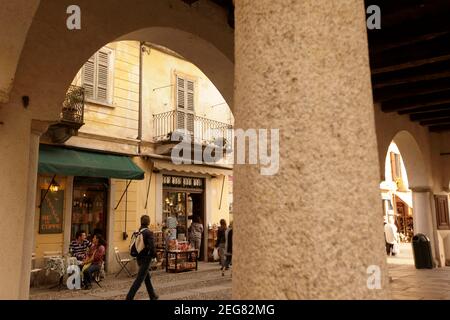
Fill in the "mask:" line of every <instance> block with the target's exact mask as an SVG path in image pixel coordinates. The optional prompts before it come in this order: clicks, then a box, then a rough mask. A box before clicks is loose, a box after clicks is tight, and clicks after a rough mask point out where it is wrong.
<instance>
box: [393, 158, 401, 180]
mask: <svg viewBox="0 0 450 320" xmlns="http://www.w3.org/2000/svg"><path fill="white" fill-rule="evenodd" d="M391 172H392V180H393V181H398V180H402V165H401V162H400V154H398V153H394V152H391Z"/></svg>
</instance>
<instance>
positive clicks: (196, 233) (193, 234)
mask: <svg viewBox="0 0 450 320" xmlns="http://www.w3.org/2000/svg"><path fill="white" fill-rule="evenodd" d="M192 221H193V222H192V224H191V226H190V232H189V241H190V243H191V246H192V248H194V249H197V250H199V251H200V248H201V245H202V235H203V224H202V220H201V218H200V216H198V215H194V216H193V217H192Z"/></svg>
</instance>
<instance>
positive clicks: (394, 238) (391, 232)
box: [384, 216, 399, 256]
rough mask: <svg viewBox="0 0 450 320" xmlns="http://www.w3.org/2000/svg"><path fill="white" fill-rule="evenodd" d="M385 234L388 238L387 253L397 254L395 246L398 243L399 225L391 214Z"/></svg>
mask: <svg viewBox="0 0 450 320" xmlns="http://www.w3.org/2000/svg"><path fill="white" fill-rule="evenodd" d="M384 236H385V238H386V253H387V255H388V256H389V255H391V254H392V255H393V256H395V254H396V253H395V252H393V251H394V250H393V249H394V246H395V245H398V240H399V239H398V232H397V226H396V225H395V223H394V217H393V216H390V217H389V219H388V223H386V224H385V225H384Z"/></svg>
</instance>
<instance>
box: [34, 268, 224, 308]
mask: <svg viewBox="0 0 450 320" xmlns="http://www.w3.org/2000/svg"><path fill="white" fill-rule="evenodd" d="M133 281H134V278H130V277H127V276H126V275H125V274H123V275H120V276H119V277H117V278H116V277H114V275H107V277H106V278H105V279H104V280H102V281H101V282H100V285H101V286H102V287H101V288H100V287H98V286H97V285H96V284H95V283H93V284H92V285H93V289H92V290H68V289H67V288H63V289H61V290H60V291H58V289H51V290H50V289H48V286H46V287H43V288H31V290H30V299H31V300H124V299H125V297H126V294H127V293H128V289H129V288H130V287H131V284H132V282H133ZM152 283H153V285H154V287H155V290H156V292H157V293H158V295H159V297H160V299H161V300H229V299H231V271H227V272H226V273H225V276H222V273H221V271H220V266H219V265H218V264H217V263H204V262H199V266H198V271H190V272H183V273H166V272H165V271H164V270H158V271H154V272H153V273H152ZM135 299H136V300H141V299H142V300H147V299H148V295H147V292H146V290H145V285H142V286H141V288H140V290H139V291H138V293H137V294H136V297H135Z"/></svg>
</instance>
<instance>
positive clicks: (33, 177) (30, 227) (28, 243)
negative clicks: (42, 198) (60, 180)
mask: <svg viewBox="0 0 450 320" xmlns="http://www.w3.org/2000/svg"><path fill="white" fill-rule="evenodd" d="M48 126H49V123H48V122H44V121H35V120H33V121H32V122H31V134H30V144H29V156H28V171H27V172H28V185H27V200H26V201H27V202H26V204H27V206H26V212H25V223H24V237H23V252H22V271H21V281H20V296H19V298H20V299H28V295H29V292H30V271H31V255H32V252H33V244H34V237H35V234H34V216H35V214H36V183H37V174H38V160H39V139H40V137H41V135H42V134H43V133H44V132H45V131H47V128H48Z"/></svg>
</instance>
